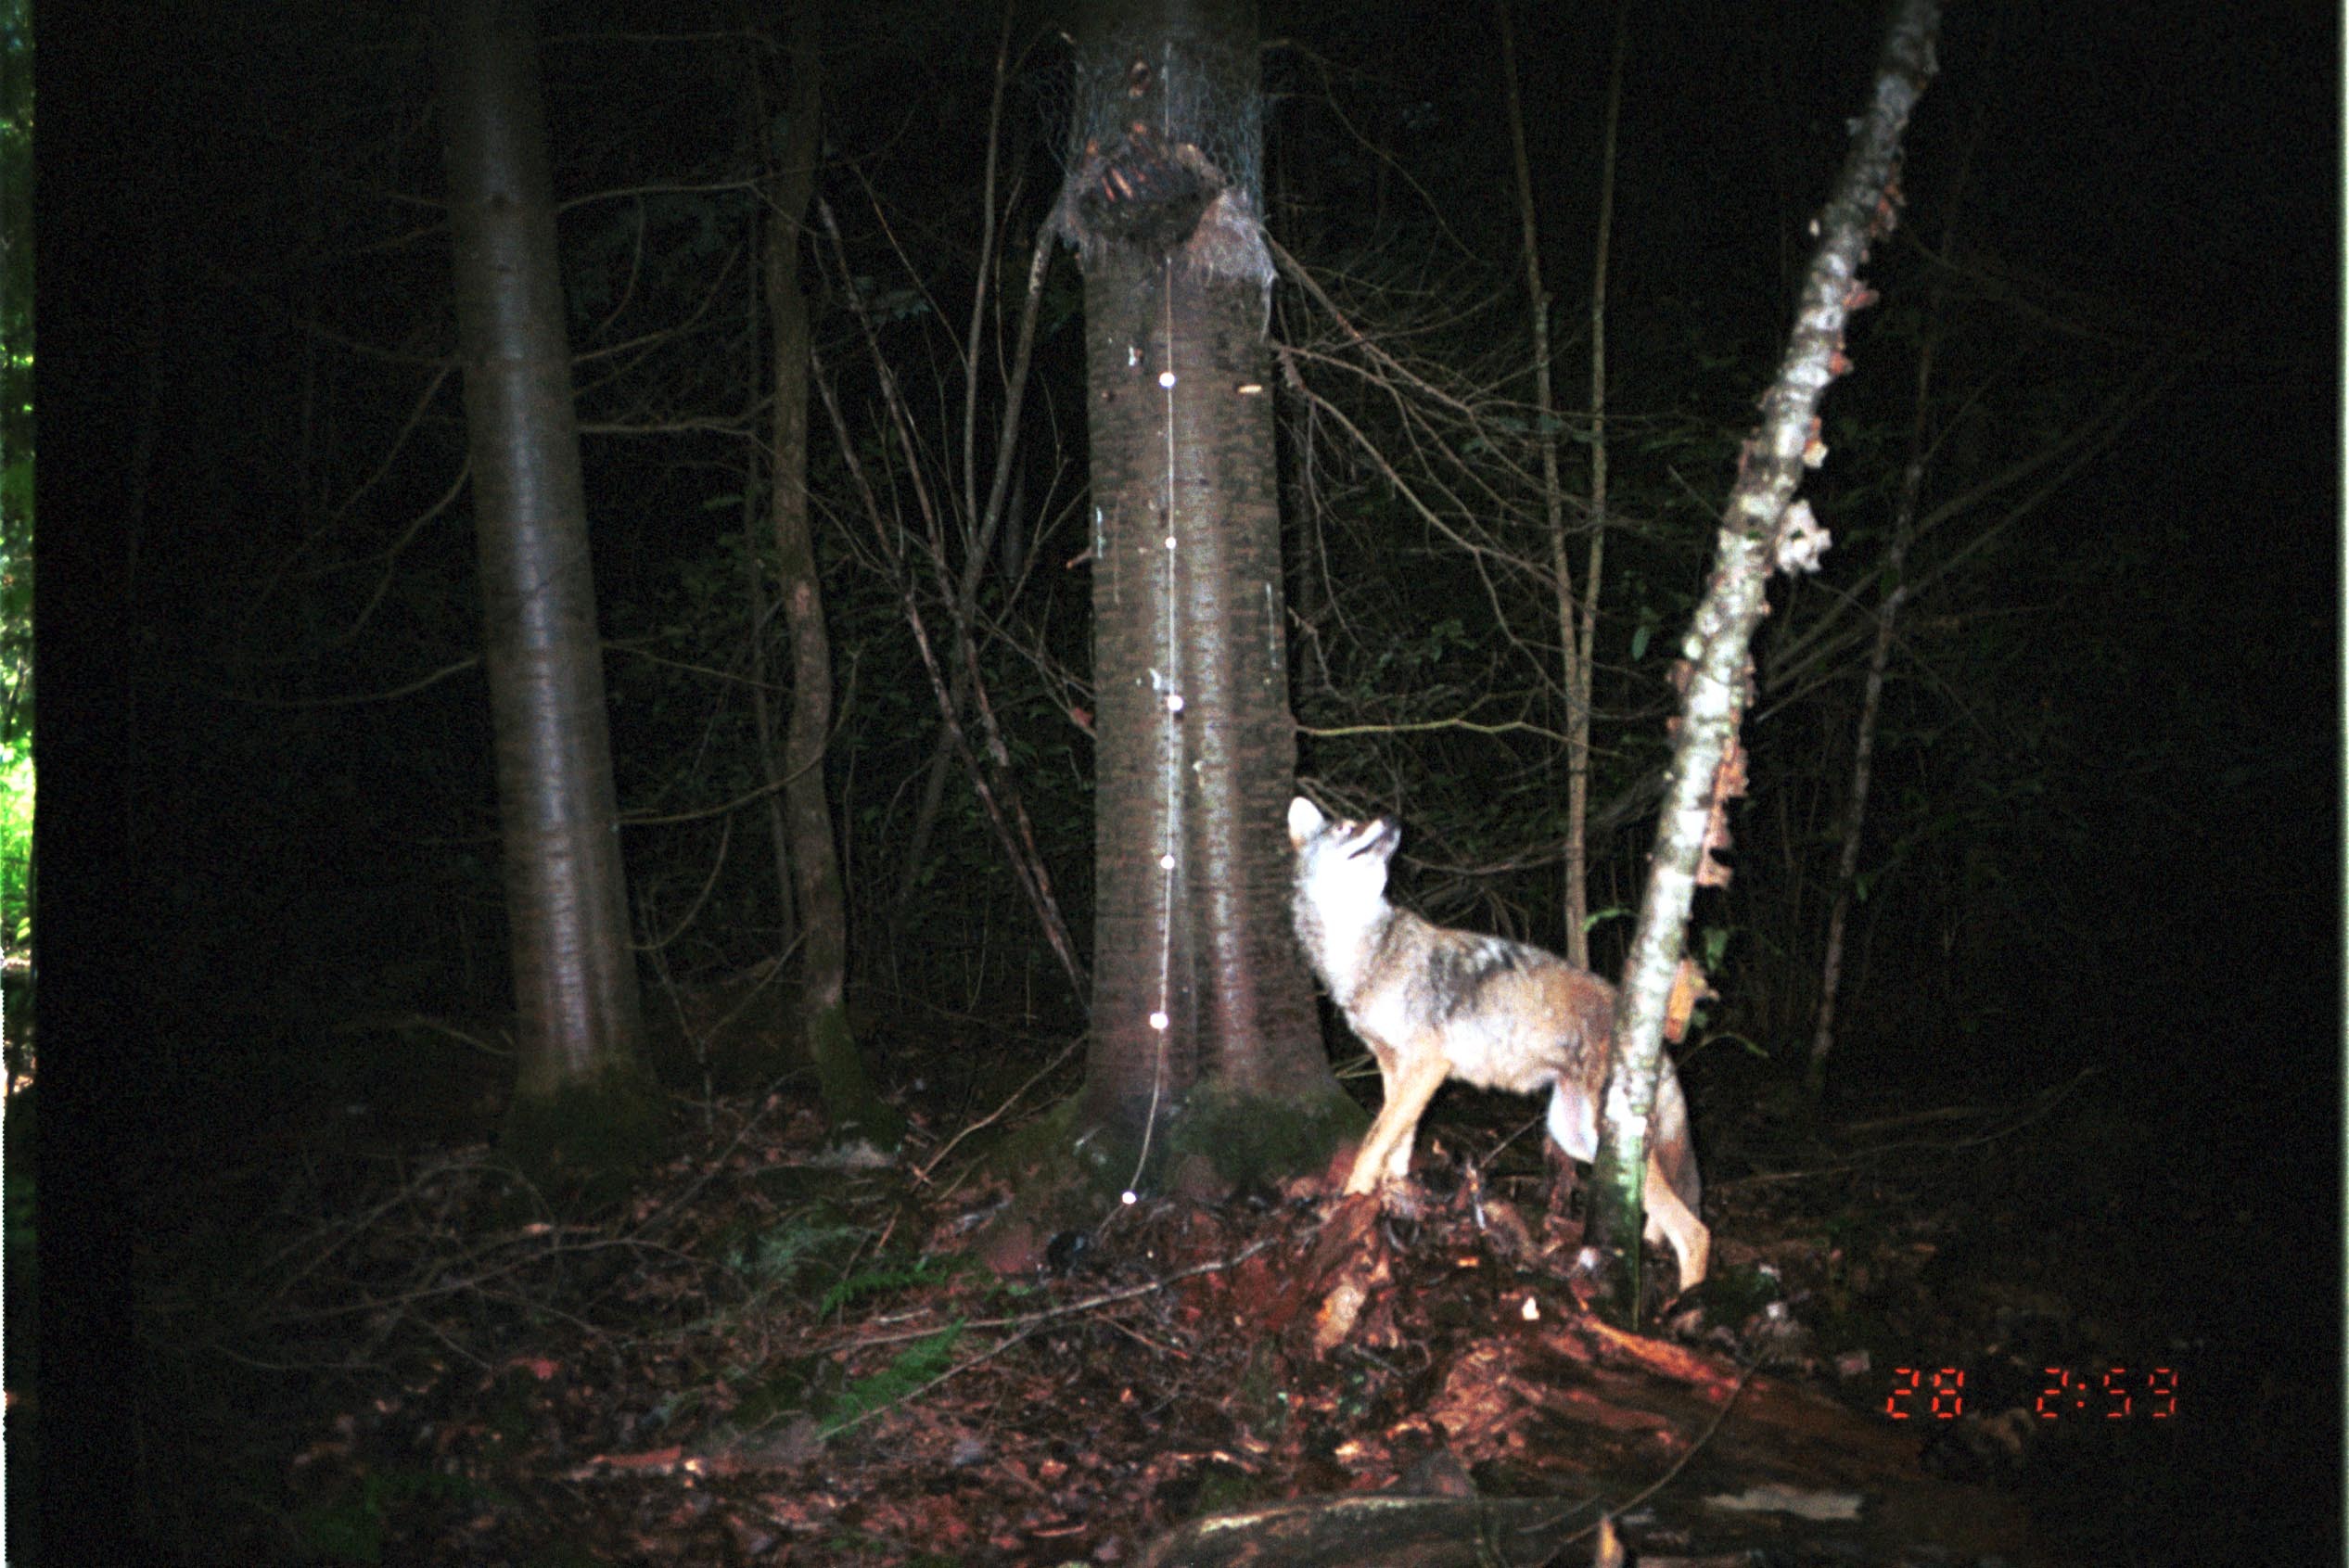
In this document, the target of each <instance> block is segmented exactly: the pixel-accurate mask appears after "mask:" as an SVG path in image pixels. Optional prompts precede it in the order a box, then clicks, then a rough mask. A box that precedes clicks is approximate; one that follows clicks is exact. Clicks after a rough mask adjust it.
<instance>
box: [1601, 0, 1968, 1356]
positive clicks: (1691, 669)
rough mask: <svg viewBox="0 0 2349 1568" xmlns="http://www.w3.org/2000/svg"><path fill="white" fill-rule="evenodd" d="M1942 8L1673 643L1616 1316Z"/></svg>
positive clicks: (1916, 5)
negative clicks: (1872, 259)
mask: <svg viewBox="0 0 2349 1568" xmlns="http://www.w3.org/2000/svg"><path fill="white" fill-rule="evenodd" d="M1939 19H1940V14H1939V9H1938V7H1937V6H1935V5H1934V3H1933V0H1901V3H1900V4H1899V5H1898V6H1896V8H1895V11H1894V14H1893V20H1892V27H1891V32H1890V34H1889V36H1888V37H1887V39H1886V41H1885V45H1884V51H1883V57H1882V59H1881V60H1880V61H1879V63H1878V67H1877V74H1876V82H1875V92H1874V94H1873V95H1872V96H1871V98H1870V108H1869V111H1868V112H1867V114H1865V115H1864V116H1863V117H1862V118H1861V119H1860V120H1858V121H1856V122H1855V132H1854V135H1853V140H1852V149H1851V154H1850V156H1849V157H1848V158H1847V159H1845V164H1844V169H1843V172H1842V173H1841V175H1840V176H1839V177H1838V179H1837V181H1836V185H1835V189H1834V191H1833V192H1832V194H1831V196H1830V197H1829V199H1828V203H1827V209H1826V210H1825V211H1824V212H1823V213H1821V214H1820V217H1819V231H1820V234H1819V252H1818V254H1817V256H1816V257H1815V258H1814V259H1813V261H1812V262H1811V270H1810V274H1809V276H1808V277H1807V278H1806V280H1805V283H1804V286H1803V293H1802V297H1801V299H1800V300H1799V301H1798V302H1797V307H1796V315H1795V320H1794V332H1793V335H1792V338H1791V339H1790V341H1789V342H1788V344H1787V349H1786V356H1785V359H1784V360H1783V362H1782V363H1781V367H1780V370H1779V376H1778V379H1777V381H1776V382H1775V383H1774V384H1773V385H1772V386H1771V388H1770V389H1769V391H1768V393H1767V394H1766V395H1765V396H1764V398H1763V400H1762V418H1761V423H1760V425H1759V427H1757V428H1756V429H1755V433H1754V434H1753V435H1752V436H1751V437H1750V438H1748V440H1746V443H1745V446H1744V449H1743V452H1742V453H1740V454H1739V459H1738V478H1737V485H1736V488H1735V489H1734V490H1733V491H1731V492H1730V503H1729V505H1728V507H1727V509H1726V510H1725V511H1724V513H1723V515H1722V518H1721V526H1720V529H1719V531H1718V533H1717V537H1716V541H1715V547H1714V557H1713V571H1712V577H1711V580H1709V581H1708V582H1707V583H1706V585H1705V593H1704V600H1703V602H1702V603H1700V604H1699V605H1698V606H1697V608H1696V615H1695V618H1694V622H1693V624H1692V626H1691V627H1690V629H1689V634H1688V637H1687V639H1686V640H1685V642H1684V643H1683V644H1682V653H1681V661H1682V680H1683V687H1682V700H1681V706H1680V716H1679V726H1678V733H1677V734H1676V736H1675V738H1674V746H1673V751H1672V760H1671V764H1670V767H1669V769H1668V771H1667V772H1666V780H1665V800H1664V812H1663V815H1662V817H1661V818H1660V820H1659V821H1658V822H1657V823H1656V833H1655V849H1654V852H1653V855H1652V856H1651V858H1650V860H1649V866H1648V886H1647V895H1646V897H1645V898H1644V899H1642V900H1641V901H1640V921H1639V926H1638V929H1637V930H1636V931H1635V932H1634V934H1633V936H1632V944H1631V952H1630V956H1629V958H1628V960H1627V962H1625V965H1624V975H1623V985H1622V988H1621V989H1620V990H1619V991H1618V993H1617V995H1616V999H1615V1064H1614V1066H1613V1068H1612V1069H1611V1070H1610V1072H1609V1073H1608V1075H1607V1086H1606V1090H1605V1091H1604V1095H1603V1099H1604V1108H1603V1110H1602V1115H1601V1118H1600V1139H1599V1158H1598V1161H1597V1168H1596V1170H1595V1171H1594V1172H1593V1181H1592V1191H1591V1222H1592V1225H1591V1232H1590V1233H1591V1236H1592V1238H1593V1239H1594V1241H1595V1242H1596V1243H1598V1244H1599V1245H1600V1246H1601V1247H1602V1249H1606V1250H1608V1251H1609V1253H1610V1255H1611V1256H1628V1258H1629V1259H1630V1260H1631V1261H1632V1263H1633V1265H1634V1267H1633V1269H1632V1270H1631V1272H1630V1273H1629V1274H1628V1276H1626V1275H1624V1274H1621V1273H1617V1274H1616V1280H1617V1281H1618V1284H1625V1283H1628V1289H1619V1290H1618V1291H1617V1292H1616V1294H1615V1300H1614V1307H1615V1313H1616V1314H1617V1316H1618V1317H1619V1318H1620V1319H1622V1320H1624V1321H1631V1320H1633V1319H1636V1317H1637V1315H1638V1277H1637V1268H1636V1264H1637V1258H1638V1256H1639V1249H1638V1245H1637V1243H1636V1240H1635V1241H1634V1243H1633V1245H1632V1246H1631V1247H1630V1248H1629V1250H1628V1255H1614V1254H1613V1251H1612V1248H1611V1247H1609V1242H1610V1240H1611V1239H1613V1238H1620V1237H1632V1238H1635V1239H1636V1238H1637V1237H1638V1236H1639V1235H1640V1230H1641V1228H1642V1217H1641V1214H1640V1207H1641V1205H1640V1186H1641V1182H1642V1179H1643V1177H1644V1172H1645V1165H1646V1141H1647V1125H1648V1114H1649V1111H1650V1110H1651V1108H1653V1105H1654V1103H1655V1087H1656V1076H1657V1070H1658V1068H1659V1066H1660V1065H1661V1063H1662V1060H1663V1043H1664V1041H1663V1035H1664V1021H1665V1013H1666V1002H1667V999H1668V998H1669V997H1670V995H1671V992H1672V988H1673V981H1674V978H1675V975H1676V974H1677V973H1678V970H1679V962H1680V958H1681V954H1682V952H1683V950H1684V947H1685V944H1686V939H1687V934H1688V933H1687V926H1688V919H1689V912H1690V910H1691V908H1692V905H1693V904H1694V902H1695V894H1696V889H1697V887H1698V886H1699V885H1700V884H1702V885H1704V886H1720V885H1722V884H1724V883H1726V882H1727V881H1728V880H1729V876H1728V873H1727V871H1726V869H1725V868H1723V867H1722V866H1721V865H1720V864H1719V863H1718V862H1716V861H1714V860H1712V859H1711V855H1712V851H1713V850H1715V849H1716V848H1722V847H1725V845H1726V843H1727V836H1728V835H1727V830H1726V827H1725V825H1724V823H1725V820H1726V811H1727V807H1728V800H1729V797H1730V796H1733V795H1736V794H1739V793H1742V792H1743V761H1742V753H1741V752H1740V750H1739V748H1738V746H1737V730H1738V725H1739V722H1740V720H1741V719H1742V717H1743V710H1744V707H1745V703H1746V700H1747V698H1748V696H1749V695H1750V694H1751V692H1752V689H1753V663H1752V660H1751V658H1750V657H1748V656H1749V650H1750V649H1751V647H1752V645H1753V637H1754V629H1755V627H1756V626H1758V625H1759V624H1760V623H1761V619H1762V617H1763V615H1764V614H1765V613H1766V612H1767V611H1768V607H1769V605H1768V600H1767V599H1765V598H1764V597H1763V588H1764V585H1765V584H1766V583H1767V582H1768V578H1769V574H1770V572H1771V571H1772V569H1773V568H1776V569H1781V570H1788V571H1793V570H1806V569H1814V568H1815V567H1817V565H1818V559H1819V552H1820V551H1821V550H1823V549H1824V548H1825V546H1826V543H1827V539H1826V534H1825V532H1824V530H1822V529H1819V527H1818V524H1817V522H1816V521H1815V520H1814V519H1813V518H1812V517H1811V516H1810V512H1809V509H1808V507H1807V505H1801V504H1793V505H1790V503H1793V502H1794V491H1795V488H1796V486H1797V485H1798V484H1799V483H1800V482H1801V479H1802V476H1803V473H1804V472H1805V469H1806V466H1814V467H1815V466H1817V465H1818V464H1819V462H1821V461H1824V459H1825V456H1826V453H1825V450H1824V449H1823V448H1822V447H1820V446H1819V435H1818V430H1819V398H1820V395H1821V394H1822V393H1823V392H1824V391H1825V390H1826V388H1827V385H1828V383H1829V382H1830V381H1832V379H1833V378H1834V377H1835V376H1837V375H1838V374H1840V373H1841V372H1842V371H1843V370H1844V369H1845V367H1846V366H1845V356H1844V328H1845V322H1846V321H1847V320H1848V319H1849V317H1850V315H1851V313H1852V312H1854V311H1856V310H1857V309H1859V308H1860V307H1861V306H1863V305H1865V304H1866V303H1867V302H1868V301H1869V300H1870V299H1871V298H1872V296H1871V295H1870V294H1869V292H1868V291H1867V289H1866V288H1865V287H1863V286H1862V285H1861V284H1860V283H1859V281H1858V278H1859V269H1860V264H1861V262H1862V261H1864V260H1865V259H1866V257H1867V253H1868V246H1869V242H1870V239H1872V238H1873V237H1874V236H1876V235H1877V234H1879V233H1880V232H1882V230H1881V228H1880V226H1879V225H1880V224H1882V223H1884V222H1885V221H1886V219H1887V218H1888V217H1889V215H1890V213H1891V211H1892V201H1893V198H1892V196H1891V195H1890V187H1891V185H1892V180H1893V175H1894V171H1895V169H1896V166H1897V161H1898V156H1899V150H1900V137H1901V133H1902V131H1903V130H1904V129H1905V128H1906V127H1907V125H1908V121H1909V110H1910V109H1911V108H1913V107H1914V105H1915V103H1916V100H1917V98H1918V96H1920V95H1921V94H1922V93H1923V91H1924V88H1925V83H1926V82H1927V81H1928V80H1929V79H1930V77H1931V75H1932V70H1933V67H1932V60H1933V40H1934V33H1935V32H1937V31H1938V28H1939Z"/></svg>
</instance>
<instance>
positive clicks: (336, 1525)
mask: <svg viewBox="0 0 2349 1568" xmlns="http://www.w3.org/2000/svg"><path fill="white" fill-rule="evenodd" d="M503 1501H504V1498H501V1497H500V1496H499V1494H498V1493H497V1492H495V1491H494V1490H492V1489H491V1488H489V1487H486V1486H483V1485H480V1484H479V1483H478V1482H475V1481H473V1480H470V1479H468V1478H467V1477H466V1476H463V1475H444V1474H442V1473H440V1472H438V1471H431V1470H402V1471H375V1472H369V1473H368V1474H367V1475H365V1476H364V1477H363V1478H362V1480H361V1483H360V1488H359V1494H358V1496H356V1497H346V1498H333V1499H331V1500H329V1501H326V1502H322V1503H318V1504H316V1505H314V1506H313V1507H311V1508H309V1509H306V1510H304V1511H302V1512H301V1513H300V1514H299V1515H298V1516H297V1517H296V1518H295V1520H294V1533H295V1535H296V1536H298V1537H299V1538H300V1541H301V1544H302V1546H303V1548H304V1549H306V1550H307V1551H308V1552H309V1553H310V1554H311V1555H312V1556H313V1557H321V1558H324V1559H326V1561H327V1562H382V1561H383V1549H384V1544H385V1536H386V1535H387V1534H388V1533H389V1525H390V1522H391V1518H392V1515H393V1513H394V1511H397V1510H399V1509H402V1508H404V1507H407V1506H409V1505H411V1504H415V1503H419V1502H423V1503H476V1502H503Z"/></svg>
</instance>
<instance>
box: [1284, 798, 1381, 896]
mask: <svg viewBox="0 0 2349 1568" xmlns="http://www.w3.org/2000/svg"><path fill="white" fill-rule="evenodd" d="M1401 839H1402V829H1400V828H1398V827H1397V826H1396V825H1395V823H1394V822H1393V820H1392V819H1390V818H1386V817H1379V818H1376V819H1375V820H1373V821H1371V822H1332V821H1331V820H1330V819H1329V818H1327V817H1325V816H1323V815H1321V809H1320V808H1319V807H1317V806H1315V805H1314V804H1313V802H1311V801H1310V800H1308V799H1306V798H1305V797H1303V796H1299V797H1297V798H1296V799H1295V800H1292V801H1290V802H1289V842H1290V843H1291V844H1292V845H1294V846H1296V891H1297V898H1298V900H1299V902H1300V903H1311V904H1314V905H1317V906H1319V907H1321V908H1322V909H1324V910H1331V911H1340V910H1343V911H1352V912H1356V913H1359V914H1361V915H1368V914H1370V913H1372V911H1376V910H1378V909H1380V908H1381V907H1383V906H1384V904H1385V898H1386V862H1387V861H1389V860H1393V859H1394V858H1395V846H1396V845H1397V844H1398V843H1399V842H1401Z"/></svg>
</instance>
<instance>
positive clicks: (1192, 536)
mask: <svg viewBox="0 0 2349 1568" xmlns="http://www.w3.org/2000/svg"><path fill="white" fill-rule="evenodd" d="M1077 47H1078V65H1077V69H1078V73H1079V97H1080V109H1079V113H1080V121H1081V123H1080V125H1079V134H1078V138H1077V139H1078V143H1079V149H1080V150H1079V156H1078V157H1077V158H1076V159H1073V160H1072V163H1073V171H1072V172H1071V174H1070V176H1069V180H1068V184H1067V185H1066V187H1065V189H1064V192H1063V196H1062V201H1061V207H1060V210H1059V213H1058V215H1057V219H1056V221H1057V223H1059V225H1060V232H1061V234H1062V236H1063V237H1065V238H1066V239H1068V240H1069V241H1070V243H1071V244H1073V245H1075V246H1076V247H1077V249H1078V251H1079V256H1080V257H1081V259H1082V261H1083V265H1084V272H1085V321H1086V328H1085V337H1086V351H1087V363H1088V373H1087V374H1088V383H1087V385H1088V389H1089V397H1088V402H1089V405H1090V408H1091V411H1092V412H1091V419H1090V425H1089V429H1090V436H1091V452H1092V516H1093V541H1092V543H1093V564H1092V571H1093V591H1092V608H1093V672H1094V687H1095V694H1096V698H1097V705H1098V706H1097V711H1096V715H1095V720H1094V723H1095V726H1096V731H1095V733H1096V734H1097V736H1098V745H1097V746H1096V751H1095V754H1096V757H1097V758H1098V762H1097V767H1096V791H1097V794H1096V797H1095V800H1094V811H1093V822H1094V834H1095V842H1094V850H1093V862H1094V868H1095V873H1094V921H1093V944H1094V959H1093V998H1092V1039H1091V1050H1090V1054H1089V1055H1088V1058H1087V1063H1086V1081H1085V1087H1084V1090H1083V1091H1082V1093H1081V1095H1080V1097H1079V1103H1078V1108H1077V1121H1078V1123H1079V1127H1078V1128H1077V1129H1076V1130H1077V1131H1078V1133H1079V1144H1080V1146H1081V1147H1083V1148H1085V1149H1086V1150H1087V1151H1088V1153H1089V1155H1090V1156H1091V1157H1092V1158H1093V1159H1094V1161H1095V1164H1094V1169H1095V1171H1096V1172H1097V1173H1098V1174H1099V1175H1100V1176H1101V1177H1103V1178H1104V1179H1107V1180H1110V1181H1114V1182H1119V1183H1125V1184H1127V1185H1128V1186H1129V1187H1131V1186H1133V1185H1135V1184H1138V1183H1140V1182H1142V1181H1143V1180H1146V1179H1149V1177H1150V1175H1151V1174H1152V1173H1153V1172H1155V1171H1156V1170H1157V1169H1159V1168H1161V1157H1162V1156H1163V1155H1164V1154H1167V1153H1168V1133H1169V1130H1170V1131H1171V1140H1170V1141H1171V1142H1172V1143H1173V1144H1174V1145H1175V1146H1176V1148H1177V1150H1178V1151H1196V1152H1198V1153H1200V1154H1205V1155H1206V1156H1207V1158H1208V1161H1209V1163H1211V1164H1212V1165H1213V1166H1215V1167H1216V1169H1217V1171H1218V1173H1219V1180H1220V1181H1221V1182H1224V1183H1228V1182H1232V1181H1235V1180H1243V1179H1253V1178H1255V1177H1257V1176H1258V1175H1261V1174H1265V1173H1268V1172H1270V1171H1276V1170H1295V1169H1300V1168H1307V1167H1310V1166H1316V1165H1318V1164H1319V1163H1320V1162H1321V1160H1323V1159H1325V1158H1326V1157H1327V1155H1328V1154H1329V1152H1330V1149H1331V1147H1332V1145H1333V1144H1334V1142H1335V1141H1336V1140H1337V1139H1338V1137H1340V1136H1341V1135H1342V1133H1343V1132H1344V1131H1345V1130H1346V1128H1347V1127H1348V1126H1349V1124H1351V1123H1353V1122H1354V1121H1355V1120H1356V1119H1357V1118H1359V1115H1360V1113H1359V1111H1357V1110H1355V1108H1354V1107H1353V1106H1352V1104H1351V1103H1350V1102H1348V1101H1347V1100H1346V1099H1345V1097H1344V1095H1343V1093H1342V1092H1341V1091H1340V1090H1338V1089H1337V1086H1336V1083H1335V1080H1334V1077H1332V1075H1331V1073H1330V1071H1329V1064H1328V1060H1327V1058H1326V1056H1325V1055H1324V1054H1323V1052H1322V1050H1321V1036H1320V1029H1319V1026H1318V1022H1317V1019H1316V1015H1315V1012H1314V1008H1313V1000H1312V992H1311V990H1310V988H1309V982H1308V980H1307V978H1306V975H1305V970H1304V967H1303V965H1302V964H1301V963H1300V962H1299V960H1298V957H1297V954H1296V947H1295V943H1294V940H1293V938H1292V937H1291V935H1290V919H1289V912H1288V908H1289V889H1290V883H1291V876H1292V873H1291V866H1290V859H1291V857H1290V850H1289V847H1288V841H1287V838H1286V836H1285V830H1284V828H1283V821H1284V813H1285V812H1286V809H1287V806H1288V801H1289V798H1290V797H1291V795H1292V793H1293V788H1294V782H1295V776H1296V725H1295V721H1294V720H1292V719H1291V718H1290V715H1289V709H1288V692H1287V681H1286V661H1285V656H1284V653H1283V609H1282V573H1281V558H1280V516H1279V506H1278V503H1277V501H1276V499H1275V466H1274V461H1273V445H1272V426H1271V411H1270V389H1269V386H1268V372H1269V363H1268V358H1267V352H1266V344H1265V333H1264V328H1265V321H1266V305H1267V290H1268V289H1269V287H1270V278H1271V264H1270V259H1269V257H1268V256H1267V255H1266V252H1265V249H1264V245H1263V238H1262V234H1261V231H1260V229H1259V226H1258V218H1257V166H1258V151H1257V149H1258V147H1259V135H1260V132H1259V129H1258V116H1259V107H1258V99H1257V67H1256V29H1255V19H1254V13H1253V8H1252V6H1249V5H1247V4H1245V0H1189V3H1186V0H1155V3H1124V4H1117V3H1104V4H1099V5H1096V6H1093V7H1092V10H1091V12H1090V13H1089V14H1088V16H1087V17H1086V19H1085V20H1084V23H1083V25H1082V28H1081V31H1080V33H1079V40H1078V45H1077ZM1178 1113H1179V1114H1180V1118H1181V1119H1180V1122H1179V1123H1177V1124H1175V1125H1173V1126H1172V1127H1171V1128H1170V1116H1173V1115H1176V1114H1178ZM1194 1168H1195V1167H1194ZM1190 1179H1196V1178H1194V1177H1190V1176H1186V1180H1190Z"/></svg>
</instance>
